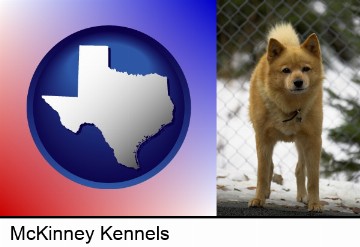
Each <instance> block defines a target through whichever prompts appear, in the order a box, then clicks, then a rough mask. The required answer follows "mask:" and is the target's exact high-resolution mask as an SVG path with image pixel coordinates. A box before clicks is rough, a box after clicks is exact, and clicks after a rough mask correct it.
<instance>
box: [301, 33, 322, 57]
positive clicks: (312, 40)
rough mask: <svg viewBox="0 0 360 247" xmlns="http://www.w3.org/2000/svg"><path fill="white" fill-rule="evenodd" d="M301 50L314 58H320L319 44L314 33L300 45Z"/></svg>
mask: <svg viewBox="0 0 360 247" xmlns="http://www.w3.org/2000/svg"><path fill="white" fill-rule="evenodd" d="M301 48H303V49H306V50H307V51H309V52H310V53H311V54H313V55H315V56H316V57H318V58H320V57H321V51H320V43H319V40H318V38H317V36H316V34H315V33H313V34H311V35H310V36H309V37H307V39H306V40H305V41H304V43H302V44H301Z"/></svg>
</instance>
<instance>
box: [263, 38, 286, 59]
mask: <svg viewBox="0 0 360 247" xmlns="http://www.w3.org/2000/svg"><path fill="white" fill-rule="evenodd" d="M284 49H285V46H283V45H282V44H281V43H280V42H279V41H277V40H276V39H273V38H271V39H270V40H269V45H268V49H267V59H268V61H269V63H271V62H273V61H274V60H275V59H276V58H278V57H279V56H280V54H281V53H282V52H283V50H284Z"/></svg>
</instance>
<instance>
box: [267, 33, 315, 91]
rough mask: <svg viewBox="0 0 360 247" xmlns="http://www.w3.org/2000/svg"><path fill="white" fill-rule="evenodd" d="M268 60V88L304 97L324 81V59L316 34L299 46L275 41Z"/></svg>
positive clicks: (270, 41) (268, 51)
mask: <svg viewBox="0 0 360 247" xmlns="http://www.w3.org/2000/svg"><path fill="white" fill-rule="evenodd" d="M267 60H268V63H269V77H270V81H269V84H270V85H268V86H269V87H270V88H272V89H273V90H281V91H283V90H284V89H285V90H286V91H287V92H288V93H290V94H302V93H306V92H307V91H308V90H309V89H311V87H313V86H316V84H319V83H320V82H321V80H322V59H321V52H320V44H319V40H318V38H317V36H316V34H311V35H310V36H309V37H308V38H307V39H306V40H305V41H304V43H302V44H301V45H299V46H285V45H283V44H281V43H280V42H279V41H277V40H276V39H273V38H271V39H270V40H269V44H268V50H267Z"/></svg>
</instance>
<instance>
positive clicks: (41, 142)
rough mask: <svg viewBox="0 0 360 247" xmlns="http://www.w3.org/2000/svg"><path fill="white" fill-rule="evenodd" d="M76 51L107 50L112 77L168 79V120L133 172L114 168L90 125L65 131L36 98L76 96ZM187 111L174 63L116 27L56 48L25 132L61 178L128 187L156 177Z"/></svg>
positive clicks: (30, 101) (39, 75) (147, 41)
mask: <svg viewBox="0 0 360 247" xmlns="http://www.w3.org/2000/svg"><path fill="white" fill-rule="evenodd" d="M80 45H93V46H94V45H102V46H108V47H109V58H110V59H109V67H110V68H112V69H116V70H117V71H120V72H127V73H128V74H135V75H137V74H141V75H146V74H152V73H156V74H158V75H161V76H165V77H167V83H168V84H167V85H168V93H169V96H170V99H171V101H172V103H173V104H174V110H173V119H172V122H171V123H170V124H168V125H165V126H164V127H163V128H162V129H161V130H160V131H159V132H158V133H157V134H155V135H154V136H152V137H150V138H149V139H147V140H146V141H145V142H143V143H142V144H141V145H140V147H139V149H138V151H137V154H136V155H137V161H138V164H139V168H138V169H134V168H128V167H126V166H124V165H121V164H119V163H118V162H117V160H116V158H115V156H114V153H113V150H112V149H111V148H110V146H109V145H108V144H107V142H106V141H105V139H104V137H103V136H102V133H101V131H100V130H99V129H98V128H97V127H95V126H94V125H92V124H83V125H82V126H81V128H80V131H79V132H78V133H73V132H71V131H70V130H68V129H66V128H65V127H64V126H63V125H62V124H61V122H60V118H59V115H58V113H57V112H56V111H55V110H53V109H52V108H51V107H50V106H49V105H48V104H47V103H46V102H45V101H44V99H42V97H41V96H42V95H56V96H72V97H76V96H77V86H78V62H79V46H80ZM190 109H191V107H190V94H189V89H188V85H187V82H186V79H185V76H184V74H183V72H182V70H181V68H180V66H179V64H178V63H177V62H176V60H175V59H174V57H173V56H172V55H171V54H170V53H169V52H168V51H167V50H166V48H165V47H163V46H162V45H161V44H160V43H159V42H157V41H156V40H154V39H153V38H151V37H149V36H148V35H146V34H144V33H141V32H139V31H136V30H134V29H130V28H125V27H119V26H98V27H92V28H88V29H84V30H81V31H79V32H76V33H74V34H72V35H70V36H68V37H66V38H65V39H63V40H62V41H60V42H59V43H58V44H56V45H55V46H54V47H53V48H52V49H51V50H50V51H49V52H48V53H47V54H46V56H45V57H44V58H43V59H42V61H41V62H40V64H39V65H38V67H37V69H36V71H35V73H34V75H33V78H32V80H31V83H30V87H29V91H28V97H27V117H28V122H29V127H30V131H31V134H32V137H33V139H34V141H35V143H36V146H37V147H38V149H39V150H40V152H41V154H42V155H43V156H44V157H45V159H46V160H47V161H48V162H49V163H50V165H51V166H52V167H54V168H55V169H56V170H57V171H58V172H60V173H61V174H62V175H64V176H65V177H67V178H69V179H71V180H73V181H75V182H77V183H80V184H83V185H86V186H90V187H94V188H123V187H128V186H132V185H135V184H138V183H141V182H143V181H145V180H147V179H149V178H151V177H152V176H154V175H155V174H157V173H158V172H159V171H161V170H162V169H163V168H164V167H165V166H166V165H167V164H168V163H169V162H170V161H171V160H172V158H173V157H174V156H175V155H176V153H177V151H178V150H179V149H180V146H181V144H182V143H183V141H184V139H185V135H186V132H187V129H188V126H189V121H190ZM114 114H116V113H114ZM112 117H113V116H109V118H110V119H111V118H112Z"/></svg>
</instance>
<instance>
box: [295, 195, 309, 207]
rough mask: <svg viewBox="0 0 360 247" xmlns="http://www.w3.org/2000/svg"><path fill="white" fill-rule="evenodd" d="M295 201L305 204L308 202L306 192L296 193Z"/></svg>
mask: <svg viewBox="0 0 360 247" xmlns="http://www.w3.org/2000/svg"><path fill="white" fill-rule="evenodd" d="M296 201H298V202H303V203H305V204H307V203H308V196H307V194H306V193H303V194H301V193H298V194H297V196H296Z"/></svg>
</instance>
